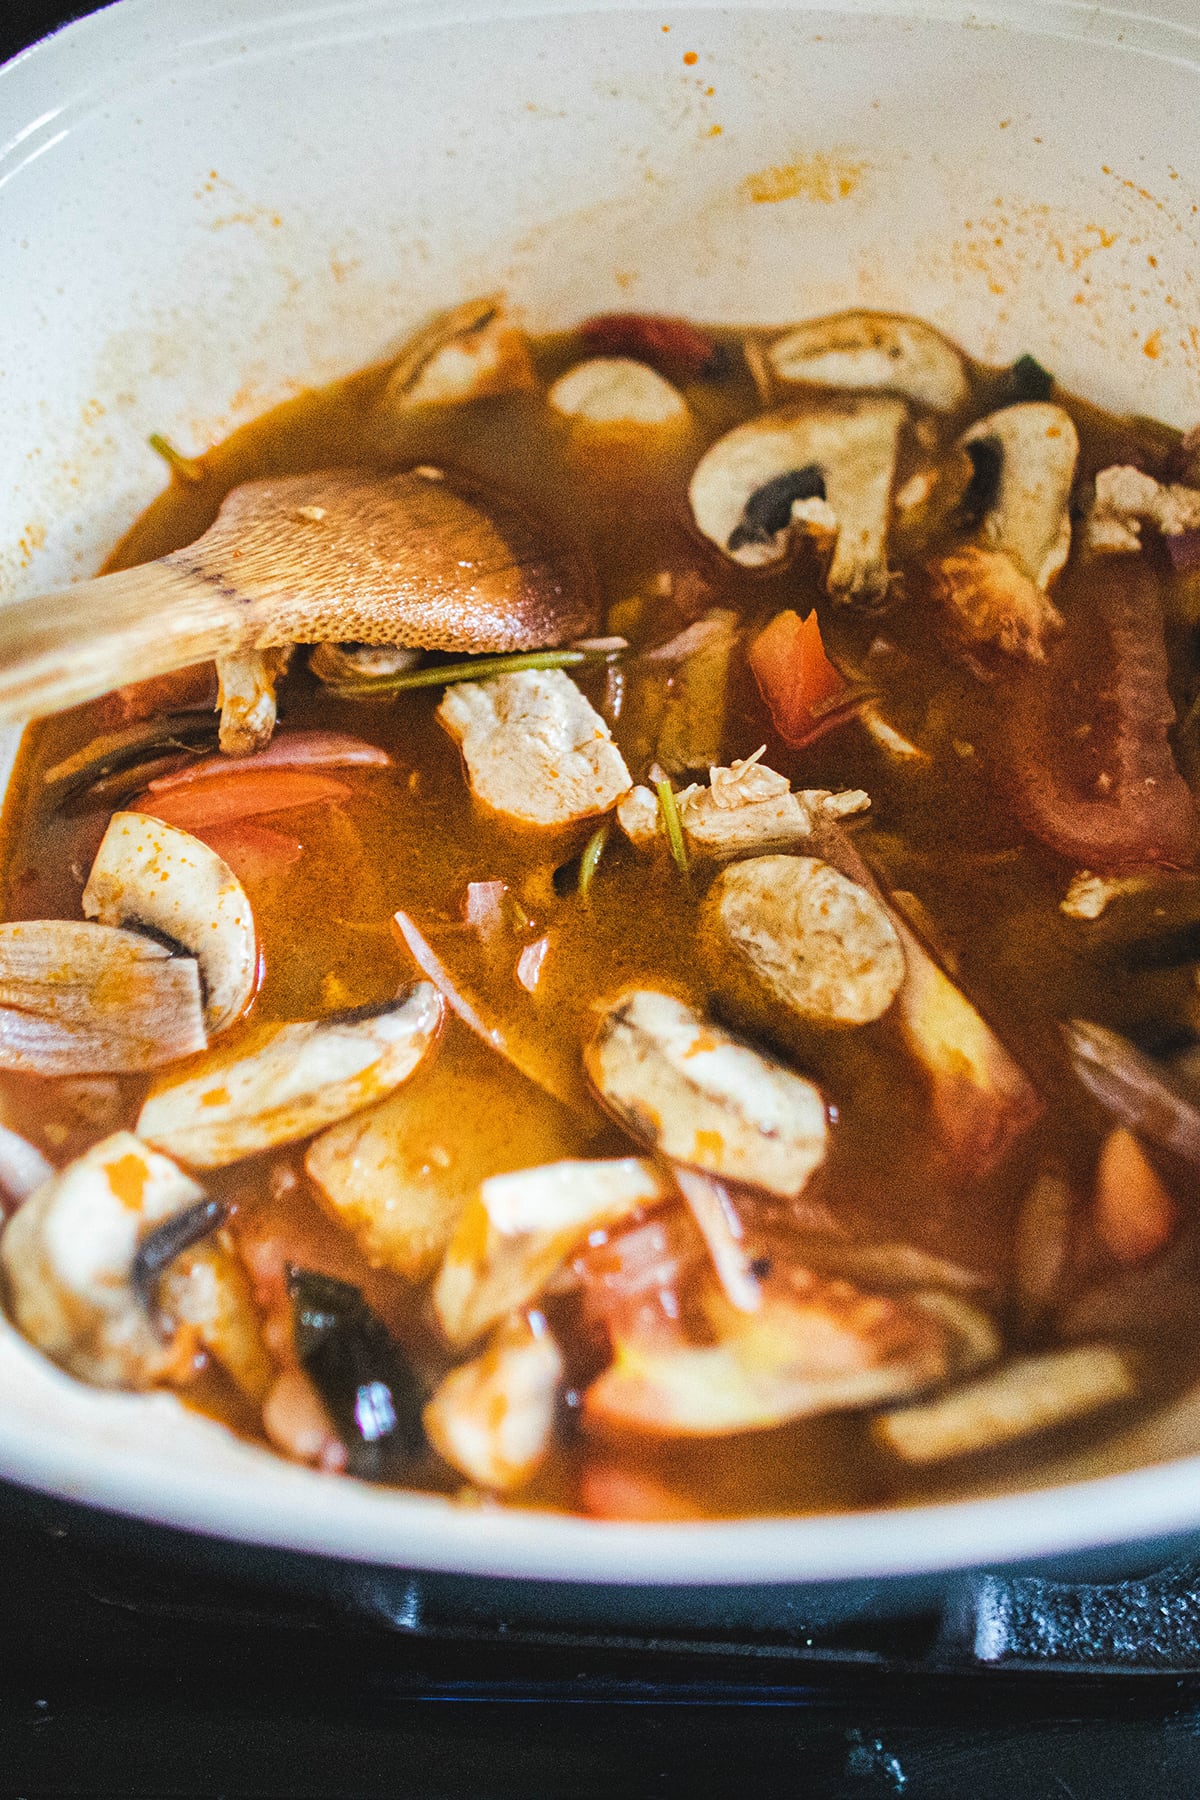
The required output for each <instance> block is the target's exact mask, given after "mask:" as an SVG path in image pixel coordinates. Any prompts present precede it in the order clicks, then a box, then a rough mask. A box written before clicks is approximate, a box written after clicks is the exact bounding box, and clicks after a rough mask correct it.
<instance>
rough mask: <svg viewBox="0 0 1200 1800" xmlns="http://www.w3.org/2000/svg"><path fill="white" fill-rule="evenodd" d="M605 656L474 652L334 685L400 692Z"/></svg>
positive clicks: (570, 665) (372, 691) (354, 690)
mask: <svg viewBox="0 0 1200 1800" xmlns="http://www.w3.org/2000/svg"><path fill="white" fill-rule="evenodd" d="M607 660H608V658H607V656H605V655H603V654H599V655H598V654H596V653H595V652H592V651H588V650H527V651H523V652H522V653H521V654H520V655H517V656H476V657H472V658H471V660H470V661H469V662H459V663H441V664H439V665H437V666H436V667H432V668H425V669H406V670H404V671H403V672H402V673H400V674H396V675H376V676H373V677H371V678H369V679H368V680H365V681H339V682H338V683H337V684H336V685H337V691H338V692H339V693H341V694H399V693H403V692H405V691H406V690H408V689H409V688H428V687H447V686H449V685H450V684H451V683H452V682H456V681H487V680H489V679H490V678H491V677H492V676H494V675H519V674H520V672H521V671H522V669H574V668H577V667H578V665H579V664H580V663H585V662H605V661H607Z"/></svg>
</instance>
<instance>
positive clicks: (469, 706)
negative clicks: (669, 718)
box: [437, 669, 632, 825]
mask: <svg viewBox="0 0 1200 1800" xmlns="http://www.w3.org/2000/svg"><path fill="white" fill-rule="evenodd" d="M437 718H438V722H439V724H441V725H443V726H444V727H445V728H446V730H447V731H448V732H449V733H450V736H451V737H452V738H453V739H454V740H455V742H456V743H457V744H458V745H459V747H460V748H461V750H462V753H463V758H464V760H465V762H466V765H467V774H468V776H469V778H470V782H471V792H472V793H473V794H474V795H475V797H476V799H478V800H480V801H482V802H483V804H484V805H485V806H489V807H491V808H492V809H493V811H495V812H499V813H503V814H505V815H506V817H508V818H510V819H516V820H518V821H519V822H520V823H521V824H523V825H568V824H570V823H572V822H573V821H574V820H576V819H587V818H591V817H593V816H594V815H595V814H597V813H603V812H607V811H608V810H609V808H610V807H611V806H613V805H614V804H615V803H616V801H617V800H618V799H619V798H620V796H621V795H622V794H623V793H625V792H626V790H627V789H628V788H629V787H630V786H632V783H631V781H630V778H629V771H628V769H627V768H626V767H625V764H624V761H623V760H622V757H621V753H620V751H619V750H618V749H617V747H616V745H615V744H614V743H613V741H612V735H611V733H610V732H609V729H608V726H607V725H606V724H605V722H604V720H603V719H602V718H601V717H600V715H599V713H598V712H596V711H595V709H594V708H593V707H591V706H590V705H589V704H588V702H587V701H586V700H585V699H584V697H583V695H582V694H581V693H580V691H579V689H578V688H577V687H576V686H575V683H574V682H573V681H572V680H571V679H570V677H569V676H568V675H566V674H564V673H563V671H562V670H561V669H526V670H523V671H522V672H521V673H519V674H516V675H498V676H496V677H494V679H492V680H491V681H460V682H456V683H455V684H454V685H453V686H451V687H448V688H447V689H446V695H445V698H444V699H443V701H442V703H441V705H440V706H439V707H438V710H437Z"/></svg>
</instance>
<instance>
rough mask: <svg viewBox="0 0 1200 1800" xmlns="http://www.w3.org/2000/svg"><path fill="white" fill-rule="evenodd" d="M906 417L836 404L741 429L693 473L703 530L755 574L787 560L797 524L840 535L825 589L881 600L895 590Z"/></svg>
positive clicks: (839, 595) (888, 409) (877, 405)
mask: <svg viewBox="0 0 1200 1800" xmlns="http://www.w3.org/2000/svg"><path fill="white" fill-rule="evenodd" d="M907 416H908V409H907V407H906V406H905V404H904V402H903V401H902V400H893V399H888V398H878V397H875V396H869V397H868V396H864V397H863V398H862V399H857V400H849V401H845V402H842V403H840V404H836V405H833V404H830V405H818V404H798V405H794V406H785V407H780V408H778V409H777V410H776V411H774V412H769V413H763V414H762V415H761V416H760V417H759V418H757V419H749V420H747V422H746V423H745V424H744V425H736V426H735V427H734V429H733V430H732V431H728V432H726V434H725V436H724V437H721V438H718V439H717V441H716V443H715V444H713V445H711V446H710V448H709V449H708V450H707V451H706V452H705V454H704V455H703V456H702V457H701V459H700V462H699V464H698V466H697V468H696V472H695V474H694V475H693V476H692V480H691V486H690V488H689V490H688V493H689V498H690V500H691V506H692V514H693V516H694V518H695V521H696V525H697V527H698V528H699V530H700V531H701V532H703V534H704V536H705V537H706V538H708V539H709V540H710V541H711V542H712V543H714V544H716V545H717V547H718V548H719V549H720V550H722V551H724V553H725V555H726V556H730V557H732V558H733V560H734V561H735V562H738V563H741V564H742V566H743V567H744V568H750V569H753V568H766V567H769V566H770V565H771V564H772V563H777V562H780V561H782V560H783V559H784V558H785V557H786V556H787V555H788V552H789V550H790V548H791V539H792V533H793V527H794V525H795V524H796V523H799V524H800V525H801V526H802V527H804V528H806V529H807V528H809V527H810V526H811V528H812V529H814V530H815V531H816V532H817V533H818V534H822V533H824V534H829V533H836V539H837V541H836V546H835V549H834V552H833V558H832V561H831V562H830V565H829V569H828V572H827V574H826V577H825V585H826V588H827V590H828V592H829V593H830V594H831V595H832V596H833V597H834V598H835V599H837V600H843V601H849V602H861V603H864V604H873V603H875V602H877V601H879V600H881V599H882V598H883V597H884V595H885V594H886V592H887V585H888V570H887V530H888V523H889V520H890V517H891V506H892V486H893V482H894V479H895V473H896V454H897V446H898V443H899V438H900V431H901V427H902V426H903V424H904V422H905V420H906V418H907ZM777 484H781V485H777ZM764 494H765V496H766V500H764ZM767 502H769V504H768V503H767Z"/></svg>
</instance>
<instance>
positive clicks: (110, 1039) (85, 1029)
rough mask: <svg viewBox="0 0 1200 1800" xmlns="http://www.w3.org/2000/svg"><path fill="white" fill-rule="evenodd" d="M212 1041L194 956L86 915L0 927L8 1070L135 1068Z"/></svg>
mask: <svg viewBox="0 0 1200 1800" xmlns="http://www.w3.org/2000/svg"><path fill="white" fill-rule="evenodd" d="M207 1042H208V1038H207V1035H206V1033H205V1030H204V1013H203V1007H202V1001H201V991H200V971H199V965H198V964H197V962H196V960H195V958H194V957H191V956H176V955H173V954H172V952H171V951H170V950H169V949H167V948H166V947H165V946H164V945H162V944H156V943H153V942H152V941H151V940H150V939H149V938H147V937H142V936H141V935H140V934H138V933H137V932H133V931H120V930H118V929H116V928H115V927H114V926H111V925H91V924H85V923H84V922H83V921H82V920H66V919H35V920H30V921H29V922H27V923H23V924H14V925H0V1068H3V1069H11V1070H15V1071H17V1072H19V1073H22V1074H29V1075H107V1074H114V1075H120V1074H128V1073H132V1072H134V1071H136V1070H140V1069H157V1068H160V1067H161V1066H162V1064H163V1063H169V1062H174V1061H175V1060H176V1058H177V1057H180V1056H190V1055H192V1054H193V1053H194V1052H195V1051H197V1050H203V1049H204V1048H205V1046H206V1044H207Z"/></svg>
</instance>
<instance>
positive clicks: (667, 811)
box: [654, 778, 688, 875]
mask: <svg viewBox="0 0 1200 1800" xmlns="http://www.w3.org/2000/svg"><path fill="white" fill-rule="evenodd" d="M654 787H655V791H656V792H657V794H658V807H659V811H660V812H661V813H662V818H663V824H664V825H665V826H666V828H667V841H668V843H669V844H670V846H671V855H672V856H673V857H674V859H675V866H676V868H677V869H678V870H679V871H680V873H681V874H683V875H686V874H687V868H688V853H687V845H686V844H685V843H684V841H683V822H682V820H681V819H680V817H679V808H678V806H677V805H676V804H675V789H674V788H673V787H672V786H671V783H670V782H669V781H667V780H666V779H665V778H664V779H663V780H662V781H656V782H655V783H654Z"/></svg>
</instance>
